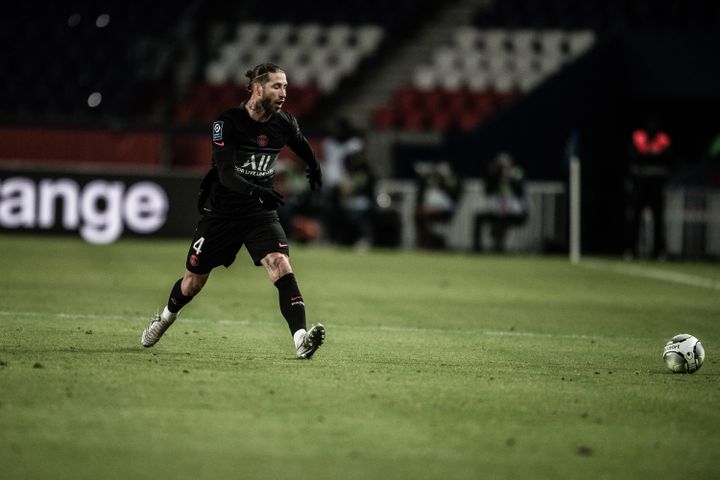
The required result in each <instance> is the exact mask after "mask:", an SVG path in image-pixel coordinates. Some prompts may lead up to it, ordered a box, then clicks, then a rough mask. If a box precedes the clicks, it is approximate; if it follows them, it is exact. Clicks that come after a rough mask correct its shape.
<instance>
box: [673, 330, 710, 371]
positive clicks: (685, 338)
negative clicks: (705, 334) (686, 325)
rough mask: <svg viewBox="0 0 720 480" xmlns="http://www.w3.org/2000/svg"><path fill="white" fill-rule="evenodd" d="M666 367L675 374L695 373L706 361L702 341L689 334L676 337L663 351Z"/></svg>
mask: <svg viewBox="0 0 720 480" xmlns="http://www.w3.org/2000/svg"><path fill="white" fill-rule="evenodd" d="M663 361H665V365H666V366H667V367H668V368H669V369H670V370H671V371H673V372H675V373H695V372H697V371H698V370H699V369H700V367H702V364H703V362H704V361H705V349H704V348H703V346H702V345H701V344H700V340H698V339H697V338H695V337H693V336H692V335H689V334H687V333H681V334H680V335H675V336H674V337H673V338H671V339H670V341H669V342H667V343H666V344H665V349H664V350H663Z"/></svg>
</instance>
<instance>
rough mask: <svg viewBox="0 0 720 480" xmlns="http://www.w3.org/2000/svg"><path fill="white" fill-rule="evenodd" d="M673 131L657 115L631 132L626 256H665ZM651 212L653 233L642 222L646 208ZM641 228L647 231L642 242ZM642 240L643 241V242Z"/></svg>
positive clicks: (626, 188)
mask: <svg viewBox="0 0 720 480" xmlns="http://www.w3.org/2000/svg"><path fill="white" fill-rule="evenodd" d="M670 147H671V140H670V135H669V134H668V133H667V132H665V131H663V130H662V129H661V128H660V127H659V125H658V121H657V119H656V118H655V117H650V118H649V119H648V120H647V122H646V124H645V126H644V127H642V128H638V129H636V130H634V131H633V132H632V135H631V137H630V162H629V165H628V173H627V177H626V182H625V194H626V195H625V228H626V245H625V258H627V259H630V258H633V257H637V256H640V255H641V254H642V256H650V257H651V258H655V259H662V258H664V257H665V254H666V253H665V184H666V182H667V179H668V176H669V174H670V167H671V164H670V160H671V156H670V155H671V149H670ZM646 211H649V212H650V214H651V215H652V233H653V234H652V236H650V235H649V232H648V231H647V229H646V228H643V225H647V223H645V222H643V217H644V216H645V215H644V212H646ZM641 228H643V231H644V232H645V235H644V236H643V240H644V241H643V242H640V239H641V237H640V233H641ZM641 243H642V245H641Z"/></svg>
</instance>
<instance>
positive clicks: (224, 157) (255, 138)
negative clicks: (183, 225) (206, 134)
mask: <svg viewBox="0 0 720 480" xmlns="http://www.w3.org/2000/svg"><path fill="white" fill-rule="evenodd" d="M285 145H288V146H289V147H290V148H291V149H292V150H293V151H295V153H297V154H298V155H299V156H300V157H301V158H302V159H303V160H304V161H305V162H306V163H308V164H309V165H312V164H314V163H317V160H316V159H315V156H314V153H313V152H312V149H311V148H310V144H309V143H308V141H307V139H306V138H305V136H304V135H303V134H302V132H301V131H300V127H299V126H298V122H297V120H296V119H295V117H294V116H293V115H292V114H290V113H288V112H286V111H284V110H278V111H277V112H275V113H273V115H272V116H271V117H270V120H268V121H267V122H257V121H255V120H253V118H252V117H250V114H249V113H248V112H247V110H245V105H244V104H242V105H240V106H239V107H237V108H231V109H229V110H226V111H225V112H223V113H221V114H220V116H218V118H217V120H215V121H214V122H213V124H212V169H211V171H210V172H209V173H208V175H207V176H206V178H205V180H204V181H203V186H202V189H201V205H200V207H201V210H202V211H203V213H205V214H212V215H220V216H231V217H242V216H253V215H268V213H270V214H272V215H275V212H267V211H266V210H264V209H263V208H262V206H261V205H260V203H259V202H258V201H257V200H256V199H254V198H252V197H251V196H250V192H251V191H252V190H253V188H254V187H255V186H261V187H270V188H272V185H273V177H274V176H275V167H276V162H277V158H278V155H279V154H280V150H281V149H282V148H283V146H285ZM230 176H232V177H233V178H230ZM221 179H224V180H226V181H224V182H223V181H221ZM227 180H232V181H231V182H230V181H227Z"/></svg>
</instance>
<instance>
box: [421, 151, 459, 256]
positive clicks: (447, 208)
mask: <svg viewBox="0 0 720 480" xmlns="http://www.w3.org/2000/svg"><path fill="white" fill-rule="evenodd" d="M415 173H416V175H417V178H418V193H417V198H418V203H417V208H416V210H415V231H416V235H417V246H418V247H420V248H429V249H442V248H445V247H446V242H447V241H446V231H445V230H446V229H447V225H448V223H449V222H450V221H451V220H452V217H453V214H454V213H455V206H456V204H457V201H458V197H459V196H460V187H461V185H460V182H459V180H458V178H457V176H456V175H455V173H454V172H453V169H452V167H451V166H450V164H449V163H448V162H446V161H442V162H439V163H432V162H418V163H416V164H415Z"/></svg>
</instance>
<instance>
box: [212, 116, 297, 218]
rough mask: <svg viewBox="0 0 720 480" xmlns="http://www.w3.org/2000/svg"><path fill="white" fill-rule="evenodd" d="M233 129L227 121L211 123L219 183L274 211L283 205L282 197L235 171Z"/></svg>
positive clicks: (230, 122)
mask: <svg viewBox="0 0 720 480" xmlns="http://www.w3.org/2000/svg"><path fill="white" fill-rule="evenodd" d="M234 129H235V127H234V126H233V124H232V121H231V120H229V119H226V120H218V121H216V122H214V123H213V142H212V143H213V145H212V149H213V158H214V159H215V167H216V168H217V173H218V179H219V180H220V183H221V184H222V186H223V187H225V188H227V189H229V190H232V191H234V192H237V193H240V194H243V195H248V196H250V197H253V198H255V199H257V200H258V202H260V204H261V205H262V206H263V208H266V209H267V210H274V209H276V208H277V207H279V206H280V205H283V204H284V202H283V201H282V198H283V197H282V195H280V194H279V193H278V192H276V191H275V190H273V189H271V188H265V187H261V186H259V185H255V184H254V183H251V182H249V181H248V180H246V179H245V178H244V177H243V176H242V175H240V174H239V173H238V172H237V170H235V163H236V156H237V154H236V150H235V145H234V143H233V142H234V138H235V130H234Z"/></svg>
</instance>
